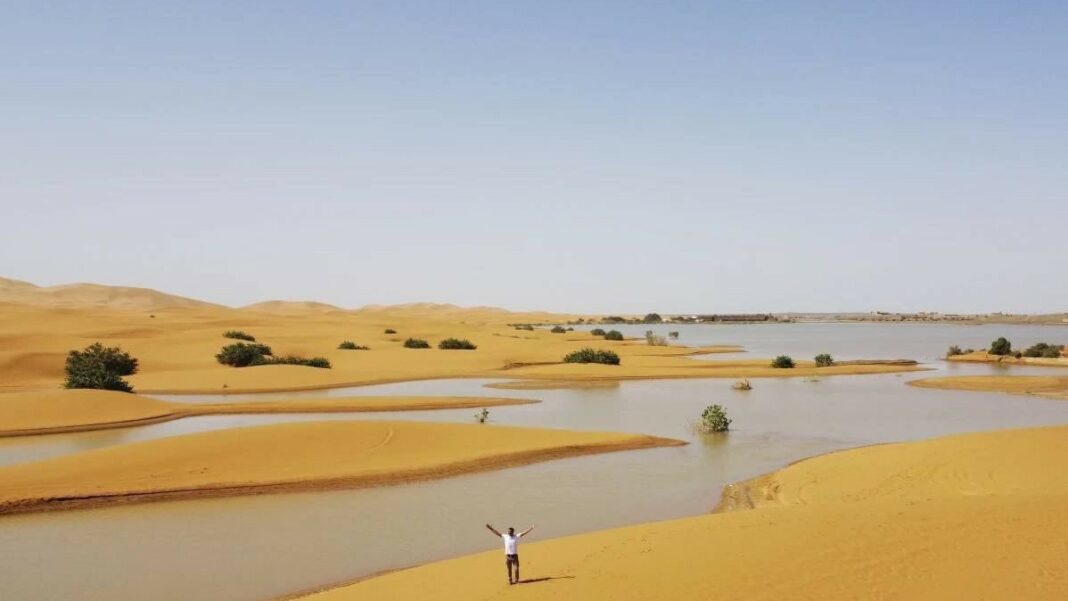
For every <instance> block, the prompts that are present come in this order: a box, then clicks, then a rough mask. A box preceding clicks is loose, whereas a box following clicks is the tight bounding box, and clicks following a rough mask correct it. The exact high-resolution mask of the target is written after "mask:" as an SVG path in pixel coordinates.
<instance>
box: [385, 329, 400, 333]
mask: <svg viewBox="0 0 1068 601" xmlns="http://www.w3.org/2000/svg"><path fill="white" fill-rule="evenodd" d="M396 333H397V330H394V329H393V328H386V330H385V331H384V332H383V334H396Z"/></svg>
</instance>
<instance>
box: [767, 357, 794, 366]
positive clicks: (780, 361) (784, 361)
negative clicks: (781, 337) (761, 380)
mask: <svg viewBox="0 0 1068 601" xmlns="http://www.w3.org/2000/svg"><path fill="white" fill-rule="evenodd" d="M771 366H772V367H776V368H779V369H792V368H793V367H795V366H794V360H793V359H791V358H790V357H789V356H788V355H779V356H778V357H775V359H773V360H772V362H771Z"/></svg>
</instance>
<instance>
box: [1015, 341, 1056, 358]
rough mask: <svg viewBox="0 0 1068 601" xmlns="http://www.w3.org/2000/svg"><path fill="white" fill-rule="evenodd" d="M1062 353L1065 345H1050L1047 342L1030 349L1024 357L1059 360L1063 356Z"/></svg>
mask: <svg viewBox="0 0 1068 601" xmlns="http://www.w3.org/2000/svg"><path fill="white" fill-rule="evenodd" d="M1062 351H1064V345H1063V344H1049V343H1047V342H1039V343H1038V344H1036V345H1034V346H1032V347H1029V348H1028V349H1027V350H1026V351H1024V352H1023V356H1024V357H1043V358H1046V359H1057V358H1059V357H1060V356H1061V352H1062Z"/></svg>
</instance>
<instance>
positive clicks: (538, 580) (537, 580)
mask: <svg viewBox="0 0 1068 601" xmlns="http://www.w3.org/2000/svg"><path fill="white" fill-rule="evenodd" d="M569 578H574V576H543V577H541V578H524V579H522V580H520V581H519V582H516V584H534V583H535V582H545V581H547V580H566V579H569Z"/></svg>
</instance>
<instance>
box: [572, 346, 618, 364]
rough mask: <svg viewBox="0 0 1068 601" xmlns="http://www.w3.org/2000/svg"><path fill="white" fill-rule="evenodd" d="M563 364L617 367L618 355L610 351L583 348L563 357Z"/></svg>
mask: <svg viewBox="0 0 1068 601" xmlns="http://www.w3.org/2000/svg"><path fill="white" fill-rule="evenodd" d="M564 363H603V364H604V365H619V355H617V354H615V353H613V352H612V351H606V350H601V349H594V348H584V349H581V350H577V351H574V352H572V353H568V354H567V355H565V356H564Z"/></svg>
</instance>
